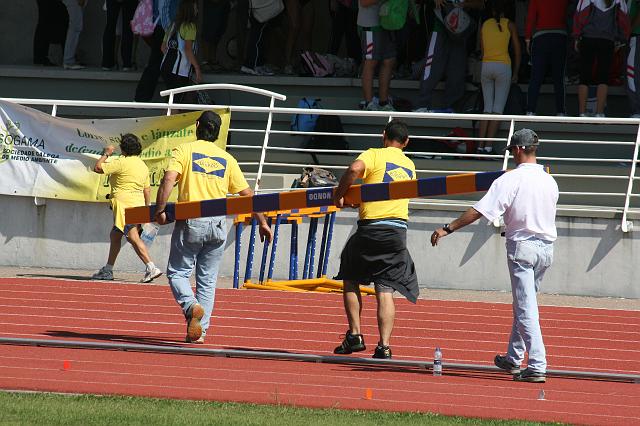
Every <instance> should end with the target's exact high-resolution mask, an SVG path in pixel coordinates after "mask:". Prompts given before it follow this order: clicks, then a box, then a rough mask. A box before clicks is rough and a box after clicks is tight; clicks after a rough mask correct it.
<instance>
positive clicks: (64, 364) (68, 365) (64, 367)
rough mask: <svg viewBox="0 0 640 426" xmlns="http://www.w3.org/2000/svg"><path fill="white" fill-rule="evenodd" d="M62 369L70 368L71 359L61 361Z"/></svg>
mask: <svg viewBox="0 0 640 426" xmlns="http://www.w3.org/2000/svg"><path fill="white" fill-rule="evenodd" d="M62 369H63V370H64V371H69V370H71V361H67V360H65V361H64V362H63V363H62Z"/></svg>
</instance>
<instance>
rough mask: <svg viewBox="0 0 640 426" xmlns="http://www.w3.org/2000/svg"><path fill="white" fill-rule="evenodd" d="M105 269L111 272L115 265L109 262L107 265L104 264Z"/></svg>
mask: <svg viewBox="0 0 640 426" xmlns="http://www.w3.org/2000/svg"><path fill="white" fill-rule="evenodd" d="M104 269H105V270H107V271H109V272H111V271H113V265H109V264H108V263H107V264H106V265H104Z"/></svg>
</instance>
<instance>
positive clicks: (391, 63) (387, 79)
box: [378, 58, 396, 105]
mask: <svg viewBox="0 0 640 426" xmlns="http://www.w3.org/2000/svg"><path fill="white" fill-rule="evenodd" d="M395 64H396V60H395V58H391V59H385V60H384V61H382V67H381V68H380V76H379V78H378V85H379V88H378V91H379V93H378V94H379V97H380V105H384V104H385V103H386V102H388V101H389V85H390V83H391V76H392V75H393V69H394V67H395Z"/></svg>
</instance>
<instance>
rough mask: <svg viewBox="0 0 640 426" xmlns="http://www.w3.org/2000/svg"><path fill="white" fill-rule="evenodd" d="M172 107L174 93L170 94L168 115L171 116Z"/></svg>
mask: <svg viewBox="0 0 640 426" xmlns="http://www.w3.org/2000/svg"><path fill="white" fill-rule="evenodd" d="M172 106H173V92H171V93H169V107H168V108H167V115H171V107H172Z"/></svg>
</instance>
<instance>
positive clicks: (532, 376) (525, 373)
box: [513, 368, 547, 383]
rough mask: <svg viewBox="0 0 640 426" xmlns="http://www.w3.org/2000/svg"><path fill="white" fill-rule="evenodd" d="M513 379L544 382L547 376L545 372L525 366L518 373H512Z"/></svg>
mask: <svg viewBox="0 0 640 426" xmlns="http://www.w3.org/2000/svg"><path fill="white" fill-rule="evenodd" d="M513 380H515V381H516V382H531V383H544V382H546V381H547V376H546V374H545V373H541V372H539V371H533V370H530V369H528V368H526V369H524V370H522V371H521V372H520V373H519V374H516V375H514V376H513Z"/></svg>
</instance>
